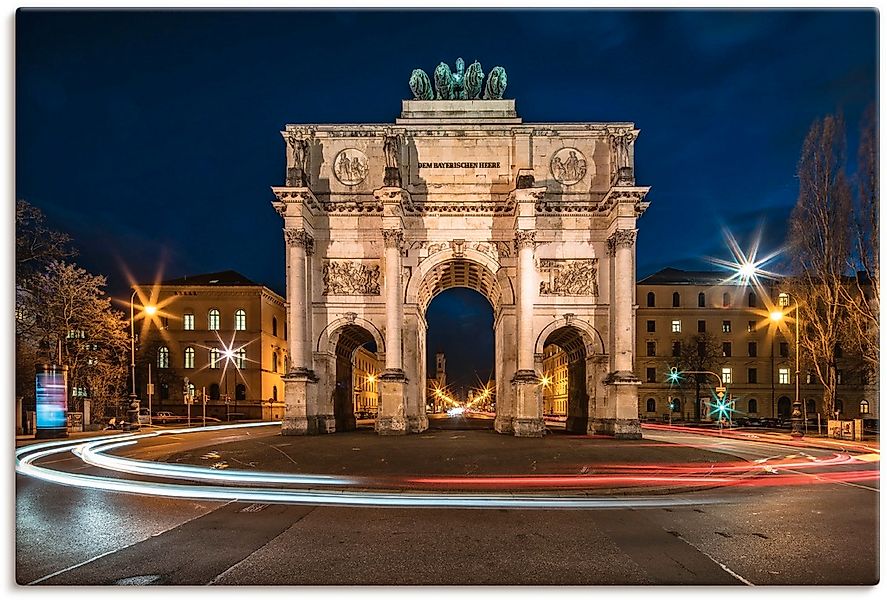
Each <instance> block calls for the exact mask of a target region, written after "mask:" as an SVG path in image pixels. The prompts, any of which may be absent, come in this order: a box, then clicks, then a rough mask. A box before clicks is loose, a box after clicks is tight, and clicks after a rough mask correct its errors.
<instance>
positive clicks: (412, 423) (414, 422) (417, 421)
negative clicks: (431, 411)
mask: <svg viewBox="0 0 887 600" xmlns="http://www.w3.org/2000/svg"><path fill="white" fill-rule="evenodd" d="M426 429H428V417H426V416H425V415H422V416H417V417H412V416H409V417H407V430H408V431H409V432H410V433H422V432H423V431H425V430H426Z"/></svg>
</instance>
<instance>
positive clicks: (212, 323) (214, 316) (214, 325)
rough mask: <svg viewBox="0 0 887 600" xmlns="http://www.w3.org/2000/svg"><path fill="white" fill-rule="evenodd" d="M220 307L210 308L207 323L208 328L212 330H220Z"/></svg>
mask: <svg viewBox="0 0 887 600" xmlns="http://www.w3.org/2000/svg"><path fill="white" fill-rule="evenodd" d="M220 320H221V319H220V318H219V309H218V308H211V309H210V310H209V314H208V315H207V325H206V328H207V329H209V330H210V331H218V330H219V321H220Z"/></svg>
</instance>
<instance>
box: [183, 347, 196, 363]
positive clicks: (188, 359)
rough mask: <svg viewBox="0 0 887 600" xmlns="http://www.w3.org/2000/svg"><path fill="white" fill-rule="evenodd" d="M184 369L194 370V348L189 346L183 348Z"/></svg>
mask: <svg viewBox="0 0 887 600" xmlns="http://www.w3.org/2000/svg"><path fill="white" fill-rule="evenodd" d="M185 368H186V369H193V368H194V348H192V347H191V346H188V347H187V348H185Z"/></svg>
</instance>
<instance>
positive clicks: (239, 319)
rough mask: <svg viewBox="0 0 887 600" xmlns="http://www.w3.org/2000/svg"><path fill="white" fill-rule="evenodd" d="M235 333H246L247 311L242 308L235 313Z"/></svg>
mask: <svg viewBox="0 0 887 600" xmlns="http://www.w3.org/2000/svg"><path fill="white" fill-rule="evenodd" d="M234 331H246V311H245V310H243V309H242V308H238V309H237V310H235V311H234Z"/></svg>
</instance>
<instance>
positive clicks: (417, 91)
mask: <svg viewBox="0 0 887 600" xmlns="http://www.w3.org/2000/svg"><path fill="white" fill-rule="evenodd" d="M410 91H412V92H413V99H414V100H433V99H434V90H432V89H431V80H430V79H428V75H426V74H425V71H423V70H422V69H413V74H412V75H410Z"/></svg>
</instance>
